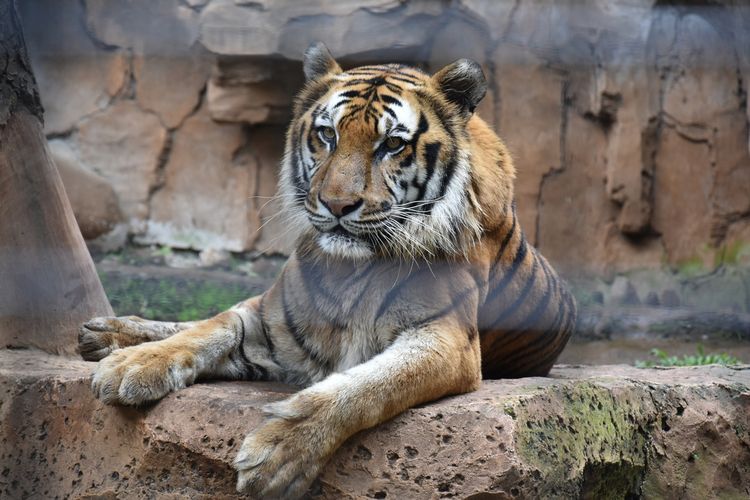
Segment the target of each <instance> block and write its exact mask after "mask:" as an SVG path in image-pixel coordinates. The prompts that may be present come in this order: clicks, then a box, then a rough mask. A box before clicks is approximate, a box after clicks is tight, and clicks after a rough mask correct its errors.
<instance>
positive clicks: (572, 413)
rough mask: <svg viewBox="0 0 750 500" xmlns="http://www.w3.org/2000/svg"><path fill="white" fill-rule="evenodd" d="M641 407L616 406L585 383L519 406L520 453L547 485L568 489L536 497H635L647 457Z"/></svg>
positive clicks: (626, 403)
mask: <svg viewBox="0 0 750 500" xmlns="http://www.w3.org/2000/svg"><path fill="white" fill-rule="evenodd" d="M538 405H544V407H545V408H544V409H543V408H541V407H539V406H538ZM641 407H642V401H641V400H623V401H620V400H617V399H615V398H614V397H613V396H612V393H611V392H610V391H607V390H606V389H605V388H602V387H597V386H594V385H592V384H587V383H583V384H576V385H573V386H569V387H564V388H563V389H562V392H561V397H560V398H559V399H558V398H556V399H554V400H552V401H539V400H535V399H533V398H532V399H530V400H527V401H523V400H521V401H519V403H518V406H517V408H516V414H517V422H518V423H517V426H518V427H517V428H518V434H517V440H518V442H517V446H518V451H519V453H520V454H521V455H522V456H524V458H525V459H526V460H527V461H528V463H530V464H533V465H534V466H536V467H537V468H538V469H539V470H540V472H541V473H542V475H543V476H544V477H546V478H548V479H549V481H548V482H549V484H550V485H552V484H557V485H558V487H559V485H561V484H562V485H565V484H567V485H568V486H566V490H565V491H560V490H556V491H547V492H540V493H543V494H544V495H545V496H549V495H551V496H563V497H565V496H578V494H579V493H580V492H585V495H586V496H587V497H589V496H590V497H591V498H625V497H627V496H628V495H637V494H638V493H639V489H640V483H641V480H642V476H643V470H644V468H645V463H646V454H647V451H646V450H647V440H646V433H645V432H643V426H645V425H647V424H646V422H643V421H642V419H643V415H645V414H646V413H647V412H645V411H641ZM550 409H553V411H550ZM506 413H507V411H506ZM555 414H556V416H553V415H555ZM540 415H544V417H540ZM573 477H578V478H579V479H578V480H577V481H578V482H577V484H571V481H570V480H571V478H573ZM567 488H569V491H568V489H567Z"/></svg>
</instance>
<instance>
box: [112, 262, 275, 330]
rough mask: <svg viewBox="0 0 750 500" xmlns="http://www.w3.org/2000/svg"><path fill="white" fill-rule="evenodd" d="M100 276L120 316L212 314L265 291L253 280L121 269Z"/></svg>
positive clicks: (180, 318) (169, 317)
mask: <svg viewBox="0 0 750 500" xmlns="http://www.w3.org/2000/svg"><path fill="white" fill-rule="evenodd" d="M100 278H101V281H102V285H103V286H104V290H105V292H106V293H107V297H108V298H109V301H110V303H111V304H112V308H113V309H114V311H115V314H116V315H117V316H126V315H131V314H132V315H136V316H141V317H143V318H148V319H155V320H162V321H193V320H197V319H205V318H209V317H211V316H213V315H215V314H217V313H219V312H221V311H224V310H226V309H228V308H230V307H232V306H233V305H234V304H236V303H238V302H240V301H243V300H245V299H248V298H250V297H252V296H254V295H257V294H259V293H262V291H263V290H259V289H258V288H257V287H256V286H253V285H252V284H248V285H245V284H242V283H221V282H210V281H203V280H196V279H182V278H163V277H161V278H151V277H140V276H126V275H122V274H119V273H101V274H100Z"/></svg>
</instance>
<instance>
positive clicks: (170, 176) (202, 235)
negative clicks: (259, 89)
mask: <svg viewBox="0 0 750 500" xmlns="http://www.w3.org/2000/svg"><path fill="white" fill-rule="evenodd" d="M246 141H247V138H246V136H245V133H244V132H243V128H242V127H241V126H240V125H236V124H225V125H217V124H216V123H215V122H213V121H212V120H211V117H210V116H209V114H208V112H207V110H206V109H205V105H204V107H203V108H201V109H200V110H199V111H198V112H197V113H196V114H194V115H192V116H190V117H189V118H188V119H187V120H185V123H184V124H183V126H182V127H180V130H179V131H177V132H175V134H174V142H173V144H172V148H171V152H170V155H169V160H168V161H167V163H166V166H165V167H164V181H163V184H162V185H161V186H160V187H159V189H158V190H157V191H156V192H154V194H153V195H152V197H151V211H150V219H149V222H148V227H147V230H146V234H145V235H143V236H142V237H140V241H141V242H144V243H161V244H167V245H170V246H173V247H177V248H193V249H204V248H210V247H213V248H223V249H226V250H230V251H242V250H244V249H246V248H249V247H251V246H252V242H253V240H254V238H255V236H256V230H257V228H258V227H259V222H258V219H257V214H256V213H255V211H253V202H254V200H253V199H252V197H253V196H254V195H255V189H256V188H255V186H256V183H257V181H256V176H257V166H256V165H255V164H253V161H252V158H251V157H248V156H247V155H241V154H239V153H240V149H241V148H242V147H243V145H244V144H245V142H246Z"/></svg>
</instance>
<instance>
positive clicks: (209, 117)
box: [22, 0, 750, 275]
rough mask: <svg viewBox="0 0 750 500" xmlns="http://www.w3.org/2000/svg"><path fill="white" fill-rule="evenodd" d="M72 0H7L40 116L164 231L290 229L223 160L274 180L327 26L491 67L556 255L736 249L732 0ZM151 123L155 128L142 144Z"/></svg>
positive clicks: (744, 191) (610, 262)
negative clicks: (308, 56)
mask: <svg viewBox="0 0 750 500" xmlns="http://www.w3.org/2000/svg"><path fill="white" fill-rule="evenodd" d="M70 3H71V5H70V6H65V7H64V6H63V4H65V2H42V3H39V2H36V3H33V4H34V5H31V3H29V2H26V3H25V4H24V5H23V6H22V8H23V11H24V14H25V19H26V21H25V23H26V26H27V30H26V31H27V38H28V39H29V50H30V53H31V56H32V59H33V62H34V64H35V70H36V73H37V76H38V78H39V80H40V88H41V94H42V99H43V100H44V103H45V105H46V107H47V131H48V132H49V133H50V134H54V135H55V137H57V138H61V139H63V140H68V141H72V142H73V144H72V146H71V147H72V149H73V150H74V151H78V150H77V146H76V144H75V141H80V140H83V143H82V144H84V145H85V147H84V146H81V151H80V152H81V154H82V155H84V154H87V155H89V157H88V158H81V161H83V163H84V164H85V165H86V166H87V167H89V168H91V169H93V170H94V171H96V172H97V173H99V174H100V175H101V176H102V177H104V178H105V179H107V180H108V181H110V182H112V183H113V187H114V189H115V190H116V191H117V194H118V198H119V203H120V205H121V209H122V211H123V212H124V213H125V215H126V217H127V218H128V219H129V220H132V221H134V222H133V224H132V225H131V228H130V231H131V232H132V233H135V234H136V235H138V236H139V237H140V238H141V241H153V242H156V243H161V244H168V245H172V244H176V243H175V238H174V231H155V230H153V228H154V227H164V225H165V224H166V225H171V226H172V227H179V228H180V231H182V232H185V231H187V232H192V231H195V232H196V233H195V234H196V235H197V236H196V237H194V238H187V239H186V238H182V237H181V240H184V241H188V240H189V243H187V245H188V246H191V247H193V248H195V249H198V250H200V249H203V248H206V247H207V246H213V245H220V246H221V247H222V248H223V249H231V250H250V249H256V250H257V249H265V248H267V247H264V245H266V244H265V243H264V242H268V241H270V240H273V239H276V240H279V241H284V243H283V244H280V245H276V246H274V247H273V250H274V251H281V252H286V251H288V250H289V248H290V247H289V243H288V241H286V240H288V239H286V240H285V238H283V237H279V235H278V234H276V233H277V232H278V231H279V229H278V226H274V225H273V224H272V223H271V224H268V225H267V226H265V227H264V228H263V229H262V231H257V229H258V227H260V225H259V224H258V221H260V220H261V219H264V218H266V217H270V214H268V208H266V209H265V210H266V213H264V214H261V213H260V207H261V205H262V203H254V202H253V203H249V204H248V203H246V202H247V199H242V200H239V199H234V198H232V197H234V196H270V193H267V192H266V188H265V187H263V188H257V189H256V188H254V187H252V185H251V184H252V182H251V181H249V180H248V181H243V180H241V179H240V178H239V177H237V176H238V175H239V176H246V177H247V178H248V179H249V178H253V179H255V181H253V182H256V184H258V185H263V186H270V185H272V184H273V180H274V179H275V176H276V170H277V168H278V161H279V158H280V156H281V150H282V145H283V141H282V138H281V135H282V134H283V127H284V125H285V124H286V121H287V120H288V117H289V111H290V103H291V99H292V96H293V94H294V92H295V91H296V89H297V88H299V86H300V85H301V84H302V78H301V71H300V66H301V65H300V59H301V56H302V53H303V51H304V49H305V47H306V46H307V45H308V44H309V43H310V42H311V41H314V40H323V41H324V42H326V43H327V45H328V46H329V48H330V49H331V51H332V52H333V54H334V55H335V56H337V57H338V58H339V59H340V60H341V61H342V63H343V64H344V66H352V65H356V64H361V63H372V62H385V61H389V62H390V61H394V60H395V61H405V62H410V63H414V64H417V65H419V66H421V67H423V68H425V69H428V70H431V71H434V70H436V69H438V68H440V67H441V66H442V65H444V64H446V63H448V62H450V61H452V60H454V59H456V58H459V57H471V58H474V59H476V60H478V61H479V62H480V63H481V64H482V66H483V68H484V70H485V73H486V75H487V77H488V81H489V89H488V94H487V97H486V98H485V100H484V101H483V102H482V103H481V106H480V107H479V109H478V113H479V114H480V115H481V116H482V117H484V118H485V119H486V120H487V121H488V122H489V123H491V124H492V125H493V126H494V127H495V128H496V129H497V130H498V132H499V133H500V135H501V137H503V138H504V139H505V140H506V142H507V143H508V145H509V146H510V149H511V151H512V152H513V154H514V156H515V161H516V164H517V167H518V179H517V185H516V192H517V199H518V211H519V214H520V218H521V223H522V225H523V227H524V229H525V232H526V234H527V236H528V237H529V239H530V240H532V241H533V242H534V243H535V244H536V245H537V246H539V247H540V248H541V249H542V251H543V253H544V254H545V255H548V256H549V257H550V258H551V260H552V261H553V263H554V264H555V265H556V266H557V267H558V268H561V269H563V270H565V271H566V272H567V273H569V274H572V273H582V274H591V273H593V274H599V275H601V274H604V275H612V274H613V273H619V272H623V271H628V270H632V269H636V268H656V267H660V266H662V265H664V264H667V265H669V266H671V267H672V268H680V267H681V266H684V265H686V263H687V264H690V265H693V266H695V265H700V266H702V268H703V269H704V271H705V272H710V271H712V270H713V269H714V268H715V266H716V265H717V263H721V262H724V261H725V259H724V257H725V256H726V255H727V254H732V253H736V252H735V250H736V249H737V248H750V238H749V237H748V227H750V195H748V190H749V189H750V151H749V149H748V136H749V129H748V122H750V109H749V107H748V104H747V94H748V81H750V56H748V51H747V50H746V47H747V46H748V45H749V44H750V35H749V34H748V33H750V8H748V7H747V6H746V5H744V4H742V3H738V2H729V1H720V2H684V3H680V2H668V3H665V2H656V1H654V0H637V1H634V2H619V3H614V4H612V3H606V4H605V3H602V2H599V1H596V0H587V1H585V2H579V1H572V0H571V1H566V2H557V3H556V4H555V5H549V3H548V2H541V1H538V0H522V1H520V2H513V1H510V0H507V1H506V0H503V1H492V0H456V1H454V2H451V3H449V4H445V3H439V2H438V3H436V2H431V1H427V0H419V1H410V2H406V3H403V2H394V1H392V0H368V1H345V2H333V1H331V2H318V3H314V4H310V3H302V4H301V3H299V2H270V1H261V2H255V1H253V2H251V1H235V0H211V1H208V0H200V1H198V0H196V1H189V2H186V1H182V2H180V1H178V0H169V1H163V2H156V3H153V2H129V3H122V2H115V1H112V0H86V1H85V2H70ZM44 16H47V17H44ZM50 16H51V17H50ZM42 18H44V22H42ZM50 18H51V19H54V20H55V22H54V23H50V22H48V19H50ZM63 39H64V40H66V43H65V44H60V43H59V40H63ZM199 110H200V111H199ZM119 115H127V123H125V121H126V120H125V119H124V118H123V119H121V120H120V121H119V122H117V121H116V120H117V116H119ZM197 115H200V116H201V118H199V119H198V118H196V119H195V120H194V119H193V118H194V117H195V116H197ZM103 117H104V118H103ZM92 120H93V122H92ZM97 120H99V121H97ZM196 120H199V121H200V122H201V124H202V125H201V127H200V130H197V129H196ZM102 122H103V123H102ZM91 123H93V124H95V125H96V126H100V125H101V126H102V127H103V128H105V129H106V127H107V125H108V124H111V125H112V126H114V127H115V128H116V130H117V133H118V134H120V135H119V137H116V139H117V141H118V143H121V144H123V145H126V147H125V148H124V149H126V150H128V151H130V150H131V149H133V150H134V151H136V155H141V156H138V161H137V162H134V164H133V165H130V163H131V162H129V161H128V162H126V163H128V164H129V166H128V168H123V165H124V163H123V162H124V160H121V159H118V158H116V157H115V158H111V157H110V156H116V155H118V154H121V153H119V151H120V150H116V148H109V149H108V148H102V147H100V146H99V144H98V142H97V141H99V138H98V137H94V138H93V140H86V137H85V136H87V135H88V136H89V137H90V136H91V134H92V133H93V132H94V131H93V130H92V126H91V125H87V124H91ZM229 124H231V125H229ZM111 129H112V127H110V137H111V138H112V137H114V135H112V134H113V133H112V132H111ZM229 130H236V131H239V130H241V131H242V132H241V133H239V135H236V134H235V132H231V133H229V134H228V135H229V136H230V137H231V138H228V139H221V140H219V144H217V145H215V146H214V145H209V146H206V148H207V149H206V152H208V151H209V150H210V151H211V153H210V156H211V157H212V158H211V159H210V160H209V161H207V162H205V160H206V155H207V154H208V153H206V154H195V153H196V152H195V151H191V152H186V149H185V148H184V147H183V146H180V147H177V146H178V143H179V144H184V142H185V139H184V138H185V137H188V136H189V137H190V138H191V139H190V140H191V141H193V142H204V143H205V142H207V139H206V138H204V136H205V137H216V136H221V135H222V134H223V133H224V132H226V131H229ZM268 130H273V131H274V132H273V133H278V134H279V137H278V138H275V139H274V140H273V141H272V143H273V144H274V148H275V149H270V148H265V149H263V151H262V152H260V150H259V149H257V148H260V147H261V146H260V145H259V143H258V142H257V141H255V142H254V139H253V138H254V137H258V136H269V134H268V133H267V132H266V131H268ZM146 136H148V137H153V138H154V139H153V142H154V144H149V145H148V146H147V147H146V146H144V145H143V144H142V142H141V140H142V138H144V137H146ZM102 142H106V141H105V140H104V139H103V138H102ZM173 143H174V144H173ZM227 143H231V145H230V146H231V147H229V146H227ZM159 144H161V145H162V146H163V147H157V145H159ZM136 145H137V146H138V147H136ZM141 146H143V147H141ZM226 147H229V149H230V150H232V151H231V152H229V151H228V150H226ZM139 148H141V149H139ZM192 148H193V149H197V148H198V146H192ZM92 149H95V150H96V152H95V153H92V152H91V151H92ZM144 149H145V151H144ZM232 152H234V153H237V155H233V154H232ZM92 154H95V156H96V157H95V158H91V155H92ZM248 155H249V156H250V157H253V158H254V160H253V161H247V162H245V159H246V157H247V156H248ZM126 156H130V154H127V155H126ZM199 158H200V159H201V161H204V163H203V164H201V165H199V164H198V163H199V162H198V159H199ZM107 159H109V161H107ZM256 160H257V161H256ZM238 162H239V163H241V164H242V165H241V166H239V167H238V164H239V163H238ZM243 162H245V163H243ZM92 163H94V164H92ZM135 163H137V166H136V165H135ZM162 170H164V171H162ZM197 171H203V172H204V174H202V175H204V178H205V179H207V178H208V176H209V175H212V176H213V177H212V178H211V179H210V180H208V181H207V185H208V186H210V187H208V188H207V189H206V191H205V192H201V191H200V189H199V188H198V187H197V185H196V184H195V183H190V182H177V181H176V179H177V178H178V177H180V176H182V178H184V179H187V178H188V177H190V176H193V175H194V174H195V172H197ZM241 172H244V173H241ZM220 178H223V179H225V180H227V182H229V180H230V179H231V180H232V186H230V185H229V184H227V185H220V184H221V182H220V181H219V180H218V179H220ZM243 178H244V177H243ZM237 183H239V184H241V185H242V186H245V187H237V186H236V184H237ZM123 184H127V185H128V188H127V189H126V188H124V187H123V186H122V185H123ZM130 186H132V188H131V187H130ZM248 186H249V187H248ZM162 187H163V189H162ZM126 191H127V192H126ZM216 196H220V197H222V198H221V199H217V198H215V197H216ZM230 198H231V199H230ZM185 200H193V201H194V203H193V205H192V206H191V207H189V208H186V201H185ZM219 204H223V205H222V207H219ZM196 214H201V215H200V216H197V217H196V216H195V215H196ZM218 214H220V215H221V216H224V217H227V222H223V221H217V220H216V218H217V217H218V216H219V215H218ZM188 218H191V220H190V222H189V223H187V222H186V221H187V219H188ZM241 220H247V221H248V222H247V223H245V224H244V225H245V227H244V228H240V227H239V226H240V225H242V224H243V223H242V222H240V221H241ZM143 222H145V224H144V223H143ZM147 228H151V229H147ZM201 231H202V233H201ZM256 232H258V233H259V234H255V233H256ZM200 235H204V236H205V235H210V237H203V236H200ZM183 245H184V243H183Z"/></svg>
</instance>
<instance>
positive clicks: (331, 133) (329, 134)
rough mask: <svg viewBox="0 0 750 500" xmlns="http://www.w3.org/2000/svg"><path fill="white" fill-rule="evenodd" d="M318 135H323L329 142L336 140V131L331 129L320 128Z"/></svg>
mask: <svg viewBox="0 0 750 500" xmlns="http://www.w3.org/2000/svg"><path fill="white" fill-rule="evenodd" d="M320 133H321V134H323V137H325V138H326V139H328V140H329V141H330V140H333V139H335V138H336V131H335V130H333V128H331V127H321V128H320Z"/></svg>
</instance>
